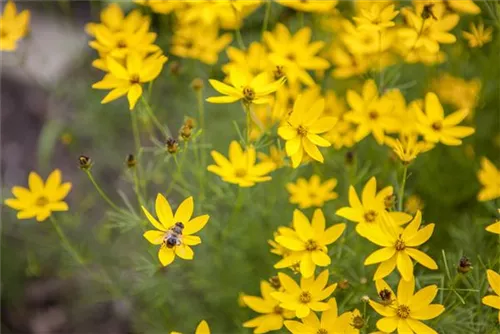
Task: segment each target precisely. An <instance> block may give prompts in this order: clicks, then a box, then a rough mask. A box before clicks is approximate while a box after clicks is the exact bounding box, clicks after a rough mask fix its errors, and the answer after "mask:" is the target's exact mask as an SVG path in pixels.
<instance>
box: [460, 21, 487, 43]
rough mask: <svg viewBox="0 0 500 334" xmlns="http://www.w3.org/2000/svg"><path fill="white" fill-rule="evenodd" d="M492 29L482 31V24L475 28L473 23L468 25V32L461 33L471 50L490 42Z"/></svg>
mask: <svg viewBox="0 0 500 334" xmlns="http://www.w3.org/2000/svg"><path fill="white" fill-rule="evenodd" d="M492 33H493V28H492V27H488V28H486V29H484V23H483V22H480V23H479V24H478V25H477V27H476V25H475V24H474V23H472V22H471V24H470V32H467V31H462V35H463V36H464V38H465V39H466V40H467V41H468V42H469V46H470V47H471V48H480V47H482V46H483V45H484V44H486V43H489V42H491V35H492Z"/></svg>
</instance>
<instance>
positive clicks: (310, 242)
mask: <svg viewBox="0 0 500 334" xmlns="http://www.w3.org/2000/svg"><path fill="white" fill-rule="evenodd" d="M316 249H318V244H317V243H316V241H314V240H312V239H309V240H307V241H306V250H308V251H310V252H312V251H314V250H316Z"/></svg>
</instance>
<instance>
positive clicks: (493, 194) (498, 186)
mask: <svg viewBox="0 0 500 334" xmlns="http://www.w3.org/2000/svg"><path fill="white" fill-rule="evenodd" d="M477 178H478V179H479V182H480V183H481V185H482V186H483V188H482V189H481V190H480V191H479V193H478V194H477V200H478V201H481V202H486V201H489V200H492V199H495V198H498V197H500V170H498V169H497V168H496V167H495V165H494V164H493V163H492V162H491V161H490V160H488V159H487V158H486V157H482V158H481V170H480V171H479V172H478V173H477Z"/></svg>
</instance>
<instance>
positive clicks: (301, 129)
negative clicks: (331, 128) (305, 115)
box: [297, 125, 307, 136]
mask: <svg viewBox="0 0 500 334" xmlns="http://www.w3.org/2000/svg"><path fill="white" fill-rule="evenodd" d="M297 134H298V135H299V136H305V135H307V130H306V129H305V128H304V127H303V126H302V125H299V127H298V128H297Z"/></svg>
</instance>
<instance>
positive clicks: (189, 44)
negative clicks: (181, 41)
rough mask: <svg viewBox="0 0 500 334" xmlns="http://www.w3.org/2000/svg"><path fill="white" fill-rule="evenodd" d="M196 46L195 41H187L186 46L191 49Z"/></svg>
mask: <svg viewBox="0 0 500 334" xmlns="http://www.w3.org/2000/svg"><path fill="white" fill-rule="evenodd" d="M193 46H194V44H193V41H187V42H186V48H187V49H191V48H192V47H193Z"/></svg>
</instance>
